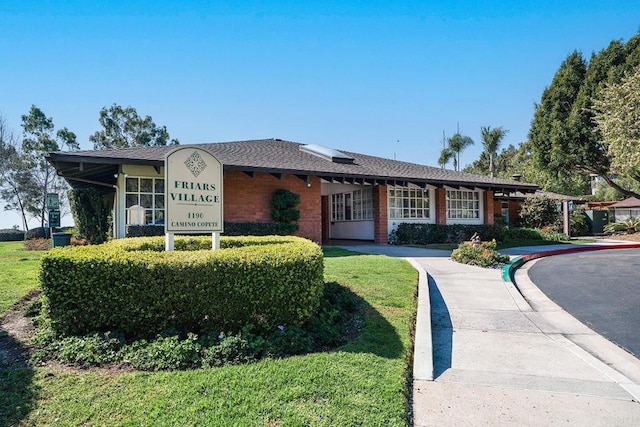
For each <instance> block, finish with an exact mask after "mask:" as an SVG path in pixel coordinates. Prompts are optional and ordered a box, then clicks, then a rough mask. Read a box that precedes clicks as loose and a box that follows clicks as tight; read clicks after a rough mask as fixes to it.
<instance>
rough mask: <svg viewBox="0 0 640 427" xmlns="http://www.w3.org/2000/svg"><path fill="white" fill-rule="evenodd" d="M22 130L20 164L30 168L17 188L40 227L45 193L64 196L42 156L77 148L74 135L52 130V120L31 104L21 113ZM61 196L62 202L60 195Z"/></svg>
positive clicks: (59, 180)
mask: <svg viewBox="0 0 640 427" xmlns="http://www.w3.org/2000/svg"><path fill="white" fill-rule="evenodd" d="M22 130H23V138H22V150H21V154H22V155H21V161H22V162H24V163H23V167H26V168H27V169H28V170H29V171H30V176H29V178H28V182H26V183H24V185H22V186H21V188H20V190H19V191H20V192H21V193H22V197H23V200H24V202H25V210H26V211H27V212H28V213H29V214H30V215H32V216H33V217H34V218H39V219H40V225H41V226H44V223H45V209H46V205H45V202H46V195H47V193H58V194H61V196H64V191H65V190H66V189H67V188H68V186H67V184H66V183H65V181H64V180H63V179H62V178H60V177H59V176H58V175H57V174H56V170H55V169H54V167H53V166H51V164H49V162H48V161H47V159H46V158H45V156H46V155H47V154H48V153H49V152H52V151H60V150H61V149H62V148H67V149H70V150H77V149H79V144H78V142H77V141H76V135H75V134H74V133H73V132H71V131H70V130H69V129H67V128H63V129H60V130H58V131H57V132H55V131H54V130H55V127H54V125H53V119H52V118H51V117H47V116H46V115H45V114H44V112H42V110H40V109H39V108H38V107H36V106H35V105H32V106H31V109H30V110H29V114H26V115H23V116H22ZM62 199H63V200H62V202H63V203H64V197H62Z"/></svg>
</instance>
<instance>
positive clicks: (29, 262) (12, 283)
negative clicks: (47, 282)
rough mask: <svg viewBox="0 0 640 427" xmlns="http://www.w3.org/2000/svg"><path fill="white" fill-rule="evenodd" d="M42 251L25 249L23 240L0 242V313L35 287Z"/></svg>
mask: <svg viewBox="0 0 640 427" xmlns="http://www.w3.org/2000/svg"><path fill="white" fill-rule="evenodd" d="M42 254H43V252H42V251H25V250H24V243H23V242H1V243H0V315H1V314H2V313H4V312H5V311H7V310H8V309H9V308H10V307H11V306H12V305H13V304H15V303H16V302H18V301H20V300H21V299H22V298H23V297H24V296H25V295H26V294H28V293H29V291H31V290H33V289H35V288H37V287H38V286H37V280H38V266H39V260H40V256H42Z"/></svg>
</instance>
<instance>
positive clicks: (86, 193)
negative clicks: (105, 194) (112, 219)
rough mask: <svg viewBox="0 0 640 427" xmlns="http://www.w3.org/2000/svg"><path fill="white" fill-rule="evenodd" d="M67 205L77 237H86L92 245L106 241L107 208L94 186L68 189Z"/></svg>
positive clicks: (107, 226) (107, 227)
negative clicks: (76, 229) (69, 208)
mask: <svg viewBox="0 0 640 427" xmlns="http://www.w3.org/2000/svg"><path fill="white" fill-rule="evenodd" d="M69 205H70V207H71V213H72V214H73V220H74V222H75V224H76V227H77V228H78V237H80V238H81V239H86V240H87V241H88V242H89V243H90V244H92V245H97V244H100V243H104V242H106V241H107V238H108V234H107V233H108V231H109V220H108V219H109V209H107V208H106V207H105V206H104V201H103V199H102V196H101V195H100V193H98V190H97V189H96V188H94V187H87V188H77V189H74V190H70V191H69Z"/></svg>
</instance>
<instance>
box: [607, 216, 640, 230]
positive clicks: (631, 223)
mask: <svg viewBox="0 0 640 427" xmlns="http://www.w3.org/2000/svg"><path fill="white" fill-rule="evenodd" d="M638 229H640V218H634V217H631V218H627V219H626V220H624V221H621V222H612V223H609V224H607V225H605V226H604V231H605V232H607V233H621V232H627V233H629V234H632V233H635V232H636V231H637V230H638Z"/></svg>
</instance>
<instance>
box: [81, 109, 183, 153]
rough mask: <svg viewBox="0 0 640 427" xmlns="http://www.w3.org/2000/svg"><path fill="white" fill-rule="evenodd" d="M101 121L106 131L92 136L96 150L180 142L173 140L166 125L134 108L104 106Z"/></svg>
mask: <svg viewBox="0 0 640 427" xmlns="http://www.w3.org/2000/svg"><path fill="white" fill-rule="evenodd" d="M98 121H99V122H100V125H101V126H102V130H99V131H97V132H96V133H94V134H93V135H91V136H90V137H89V141H91V142H93V148H94V149H96V150H102V149H106V148H126V147H142V146H147V147H150V146H159V145H177V144H179V141H178V140H177V139H171V137H170V136H169V132H168V131H167V128H166V126H157V125H156V124H155V123H154V122H153V119H152V118H151V116H145V117H144V118H142V117H140V116H139V115H138V112H137V111H136V109H135V108H133V107H126V108H123V107H121V106H120V105H117V104H113V105H112V106H111V107H109V108H107V107H103V108H102V109H101V110H100V117H99V119H98Z"/></svg>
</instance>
